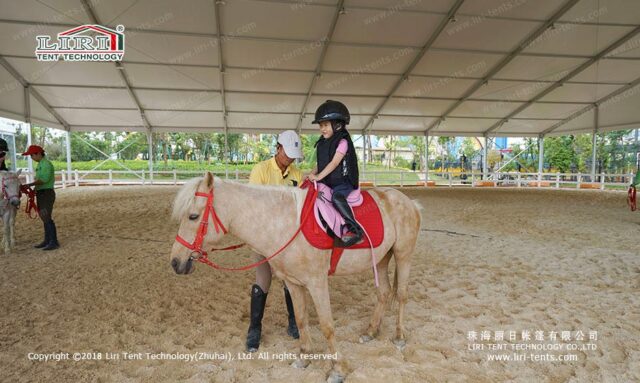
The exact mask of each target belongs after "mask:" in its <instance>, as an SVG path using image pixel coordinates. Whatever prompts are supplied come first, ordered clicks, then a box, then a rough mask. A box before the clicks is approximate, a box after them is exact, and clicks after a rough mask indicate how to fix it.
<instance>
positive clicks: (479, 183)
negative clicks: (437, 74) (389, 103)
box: [22, 170, 633, 190]
mask: <svg viewBox="0 0 640 383" xmlns="http://www.w3.org/2000/svg"><path fill="white" fill-rule="evenodd" d="M202 172H203V171H202V170H194V171H182V170H169V171H154V172H152V173H149V171H148V170H139V171H125V170H94V171H81V170H73V171H72V172H71V174H68V173H67V171H66V170H65V171H58V172H56V187H61V188H66V187H70V186H86V185H103V186H107V185H108V186H113V185H181V184H183V183H184V182H185V181H187V180H189V179H191V178H193V177H198V176H201V175H202ZM212 173H214V175H216V176H218V177H220V178H225V179H232V180H237V181H239V182H248V180H249V174H250V172H249V171H243V170H229V171H226V172H225V171H224V170H222V171H212ZM22 174H23V176H24V179H23V182H31V181H32V180H33V173H29V172H25V171H23V172H22ZM632 180H633V174H631V173H629V174H604V173H602V174H597V175H596V176H595V179H592V177H591V175H590V174H582V173H542V174H541V175H539V174H538V173H518V172H497V173H488V176H487V177H485V176H484V175H483V173H481V172H468V173H463V172H438V171H430V172H429V183H428V186H444V187H515V188H528V187H535V188H556V189H561V188H562V189H566V188H572V189H600V190H605V189H618V190H620V189H625V188H626V187H627V186H629V184H630V183H631V181H632ZM360 182H361V183H362V184H363V185H364V186H400V187H405V186H425V185H426V184H425V182H424V173H422V172H412V171H362V172H361V173H360Z"/></svg>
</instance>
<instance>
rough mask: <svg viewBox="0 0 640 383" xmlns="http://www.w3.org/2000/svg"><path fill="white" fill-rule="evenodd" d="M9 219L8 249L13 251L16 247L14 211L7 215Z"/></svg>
mask: <svg viewBox="0 0 640 383" xmlns="http://www.w3.org/2000/svg"><path fill="white" fill-rule="evenodd" d="M9 219H10V221H11V224H10V225H9V231H10V234H9V239H10V242H9V247H10V248H11V249H13V248H14V247H15V246H16V212H15V211H14V212H12V213H11V214H10V215H9Z"/></svg>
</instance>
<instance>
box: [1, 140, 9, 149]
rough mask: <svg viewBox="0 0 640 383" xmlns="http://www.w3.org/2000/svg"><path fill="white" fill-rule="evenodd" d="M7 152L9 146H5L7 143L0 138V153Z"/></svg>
mask: <svg viewBox="0 0 640 383" xmlns="http://www.w3.org/2000/svg"><path fill="white" fill-rule="evenodd" d="M8 151H9V145H7V141H5V140H4V139H2V138H0V152H8Z"/></svg>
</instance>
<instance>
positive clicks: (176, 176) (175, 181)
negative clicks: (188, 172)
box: [173, 169, 178, 185]
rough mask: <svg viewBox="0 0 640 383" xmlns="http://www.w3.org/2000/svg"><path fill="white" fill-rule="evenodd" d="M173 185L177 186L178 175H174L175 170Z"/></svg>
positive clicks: (174, 170)
mask: <svg viewBox="0 0 640 383" xmlns="http://www.w3.org/2000/svg"><path fill="white" fill-rule="evenodd" d="M173 184H174V185H177V184H178V174H176V169H173Z"/></svg>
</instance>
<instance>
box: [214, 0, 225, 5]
mask: <svg viewBox="0 0 640 383" xmlns="http://www.w3.org/2000/svg"><path fill="white" fill-rule="evenodd" d="M216 5H227V2H226V1H224V0H216Z"/></svg>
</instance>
